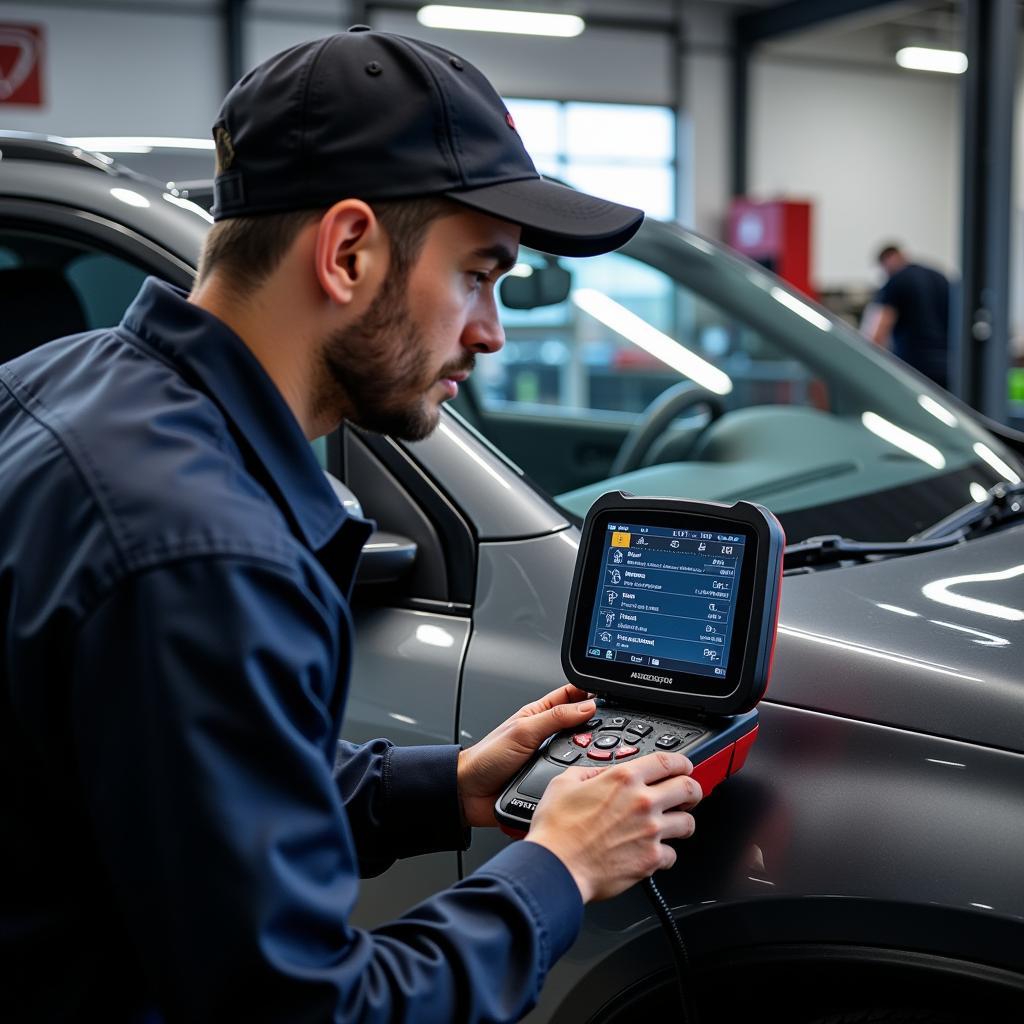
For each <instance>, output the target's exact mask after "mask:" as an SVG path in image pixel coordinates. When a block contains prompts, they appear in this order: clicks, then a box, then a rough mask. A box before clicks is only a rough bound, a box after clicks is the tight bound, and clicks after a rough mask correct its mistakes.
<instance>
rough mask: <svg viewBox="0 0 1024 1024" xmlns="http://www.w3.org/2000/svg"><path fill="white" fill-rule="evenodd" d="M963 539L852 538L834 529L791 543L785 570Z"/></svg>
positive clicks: (918, 551)
mask: <svg viewBox="0 0 1024 1024" xmlns="http://www.w3.org/2000/svg"><path fill="white" fill-rule="evenodd" d="M962 540H963V537H962V536H950V537H934V538H929V539H918V538H911V539H910V540H896V541H870V540H850V539H849V538H848V537H840V536H839V534H836V533H832V534H828V535H827V536H824V537H808V538H807V540H802V541H799V542H798V543H796V544H787V545H786V553H785V557H784V560H783V565H784V567H785V571H786V572H790V571H791V570H794V569H809V568H811V567H813V566H819V565H833V564H835V563H837V562H867V561H872V560H874V559H875V558H893V557H896V556H899V555H917V554H921V553H922V552H924V551H937V550H938V549H939V548H948V547H952V546H953V545H954V544H959V543H960V542H961V541H962Z"/></svg>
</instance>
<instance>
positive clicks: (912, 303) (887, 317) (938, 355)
mask: <svg viewBox="0 0 1024 1024" xmlns="http://www.w3.org/2000/svg"><path fill="white" fill-rule="evenodd" d="M878 262H879V264H880V265H881V266H882V269H883V270H884V271H885V272H886V274H887V275H888V280H887V281H886V282H885V284H884V285H882V287H881V288H880V289H879V291H878V293H877V295H876V296H875V298H874V301H873V303H872V306H871V307H870V308H869V313H868V315H867V316H866V317H865V321H864V333H865V334H866V335H867V337H868V338H869V339H870V340H871V341H873V342H874V343H875V344H876V345H880V346H882V347H883V348H888V349H890V350H891V351H892V353H893V354H894V355H896V356H899V358H900V359H902V360H903V361H904V362H905V363H909V364H910V365H911V366H913V367H914V369H916V370H920V372H921V373H923V374H924V375H925V376H927V377H930V378H931V379H932V380H933V381H935V383H936V384H939V385H941V386H942V387H946V381H947V351H948V342H949V281H948V280H946V278H945V277H944V276H943V275H942V274H941V273H939V271H937V270H935V269H933V268H932V267H926V266H922V265H921V264H919V263H911V262H910V260H908V259H907V257H906V255H905V253H904V252H903V250H902V249H901V248H900V247H899V246H898V245H891V244H890V245H886V246H884V247H883V248H882V249H881V250H880V251H879V253H878Z"/></svg>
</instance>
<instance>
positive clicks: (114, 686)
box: [72, 557, 582, 1024]
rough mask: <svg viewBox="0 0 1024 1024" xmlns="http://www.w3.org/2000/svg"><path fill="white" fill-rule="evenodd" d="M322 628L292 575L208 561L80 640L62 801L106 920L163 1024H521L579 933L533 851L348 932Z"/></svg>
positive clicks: (99, 619)
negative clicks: (70, 799) (105, 904)
mask: <svg viewBox="0 0 1024 1024" xmlns="http://www.w3.org/2000/svg"><path fill="white" fill-rule="evenodd" d="M334 618H335V616H333V615H332V614H331V613H329V612H328V611H327V607H326V606H325V605H324V604H323V603H322V602H320V601H318V600H317V599H316V598H315V596H314V595H311V594H309V593H308V592H307V591H306V590H305V589H304V588H303V586H302V583H301V580H299V579H297V578H294V576H293V575H292V574H291V572H290V570H289V569H288V568H286V567H281V566H278V565H276V564H273V563H271V562H263V561H260V560H257V559H244V558H226V557H225V558H216V557H205V558H195V559H184V560H181V561H178V562H176V563H173V564H170V565H166V566H162V567H158V568H154V569H150V570H148V571H145V572H139V573H136V574H135V575H134V576H132V577H130V578H129V579H128V580H126V581H125V582H123V583H121V584H119V585H118V586H117V587H116V588H115V589H114V590H113V591H112V592H111V593H109V594H108V595H107V596H106V598H105V599H104V600H103V601H102V602H101V603H100V604H99V606H98V607H97V608H95V609H94V610H93V612H92V613H91V614H90V616H89V617H88V619H87V620H86V621H85V622H84V623H83V625H82V626H81V629H80V632H79V638H78V643H77V646H76V650H75V652H74V657H75V668H74V673H73V679H72V730H73V745H74V755H75V758H76V761H77V768H78V772H77V778H76V782H77V784H78V785H79V787H80V793H79V794H78V796H79V797H80V800H81V803H82V806H83V811H84V815H85V819H86V821H87V822H88V826H89V828H90V829H91V833H92V835H93V837H94V842H95V846H96V850H97V856H98V858H99V860H100V863H101V865H102V866H103V867H104V868H105V874H106V876H107V878H108V879H109V880H110V881H109V884H110V888H111V901H112V904H113V906H112V912H113V913H116V914H118V915H119V917H120V918H121V920H122V921H123V922H124V927H125V929H126V930H127V932H128V934H129V936H130V937H131V940H132V943H133V945H134V947H135V949H136V951H137V955H138V958H139V961H140V964H141V965H142V968H143V970H144V972H145V974H146V977H147V978H148V979H149V982H150V984H151V986H152V989H153V992H154V999H155V1001H156V1003H157V1004H158V1006H159V1007H160V1009H161V1010H162V1011H163V1013H164V1014H165V1016H166V1017H167V1018H169V1019H171V1020H179V1019H180V1020H188V1021H192V1022H197V1024H202V1022H206V1021H211V1022H212V1021H220V1020H224V1019H246V1020H249V1021H253V1022H259V1021H267V1022H270V1021H280V1020H291V1021H302V1022H307V1021H308V1022H313V1021H324V1022H336V1024H343V1022H350V1021H352V1022H354V1021H360V1022H377V1021H379V1022H406V1021H408V1022H413V1021H446V1022H448V1021H452V1022H455V1021H512V1020H516V1019H518V1018H519V1017H520V1016H521V1015H522V1014H523V1013H525V1012H526V1011H527V1010H528V1009H529V1008H530V1007H531V1006H532V1005H533V1003H534V1002H535V1000H536V998H537V994H538V991H539V988H540V985H541V984H542V982H543V979H544V977H545V975H546V973H547V971H548V969H549V968H550V966H551V964H552V963H553V962H554V960H555V959H556V958H557V957H558V956H560V955H561V953H562V952H564V950H565V949H566V948H567V947H568V945H569V944H570V943H571V942H572V940H573V938H574V937H575V935H576V932H577V930H578V928H579V924H580V920H581V911H582V908H581V903H580V899H579V893H578V891H577V890H576V888H575V885H574V884H573V882H572V878H571V876H570V875H569V874H568V872H567V871H566V869H565V868H564V866H563V865H562V864H561V863H560V862H559V861H558V859H557V858H555V857H554V856H553V855H551V854H550V853H549V852H548V851H547V850H544V849H543V848H542V847H539V846H537V845H536V844H533V843H529V842H527V843H519V844H516V845H515V846H514V847H509V848H507V849H506V850H504V851H502V853H501V854H499V855H498V856H497V857H495V858H494V859H493V860H492V861H490V862H489V863H488V864H487V865H485V866H484V868H482V869H481V870H480V871H478V872H477V873H476V874H474V875H472V876H470V877H468V878H466V879H464V880H463V881H461V882H459V883H457V884H456V885H454V886H452V887H451V888H449V889H447V890H445V891H443V892H441V893H439V894H438V895H437V896H435V897H433V898H431V899H430V900H427V901H425V902H424V903H421V904H420V905H419V906H417V907H415V908H413V910H411V911H409V912H408V913H407V914H406V915H404V916H403V917H401V918H399V919H398V920H396V921H394V922H392V923H391V924H389V925H386V926H383V927H380V928H377V929H375V930H373V931H362V930H359V929H356V928H353V927H351V926H350V925H349V924H348V919H349V916H350V913H351V911H352V908H353V906H354V904H355V901H356V897H357V895H358V873H359V864H358V857H357V854H356V847H355V845H354V843H353V840H352V835H351V831H350V829H349V823H348V818H347V816H346V811H345V803H344V800H343V797H342V791H341V789H339V785H338V784H337V783H336V781H335V779H334V777H333V776H332V771H331V768H332V764H333V761H334V753H335V729H334V721H333V719H334V713H333V710H332V708H333V707H335V706H336V705H335V703H334V702H335V701H336V700H337V695H336V692H335V687H336V685H337V681H336V679H335V678H334V675H335V672H336V668H337V666H338V665H339V664H341V665H345V664H347V657H348V652H347V651H345V650H343V649H342V647H343V646H344V645H345V644H346V643H347V633H346V632H345V631H344V630H343V629H342V628H341V627H339V625H338V623H337V622H334V621H332V620H333V619H334ZM371 774H372V773H371ZM342 788H344V787H342ZM397 806H398V804H396V808H397ZM385 817H386V812H385Z"/></svg>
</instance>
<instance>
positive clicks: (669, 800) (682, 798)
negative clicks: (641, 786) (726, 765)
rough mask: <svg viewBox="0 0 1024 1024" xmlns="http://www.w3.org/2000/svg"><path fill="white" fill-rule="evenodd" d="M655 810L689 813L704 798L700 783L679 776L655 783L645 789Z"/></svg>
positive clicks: (685, 776) (686, 776)
mask: <svg viewBox="0 0 1024 1024" xmlns="http://www.w3.org/2000/svg"><path fill="white" fill-rule="evenodd" d="M647 791H648V793H649V794H650V796H651V798H652V801H653V804H652V806H653V807H654V809H655V810H659V811H673V810H676V809H677V808H678V809H679V810H681V811H689V810H691V809H692V808H694V807H696V806H697V804H699V803H700V801H701V798H702V797H703V796H704V793H703V791H702V790H701V788H700V783H699V782H698V781H697V780H696V779H691V778H690V777H689V776H688V775H680V776H676V777H674V778H671V779H664V780H663V781H662V782H655V783H653V784H652V785H650V786H648V787H647Z"/></svg>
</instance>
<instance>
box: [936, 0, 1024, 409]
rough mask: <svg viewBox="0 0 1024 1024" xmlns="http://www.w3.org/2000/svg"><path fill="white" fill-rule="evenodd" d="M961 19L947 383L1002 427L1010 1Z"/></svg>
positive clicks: (1013, 9) (972, 3) (1014, 23)
mask: <svg viewBox="0 0 1024 1024" xmlns="http://www.w3.org/2000/svg"><path fill="white" fill-rule="evenodd" d="M963 11H964V20H965V29H966V32H965V35H966V50H967V59H968V62H969V63H968V67H967V71H966V73H965V74H964V78H963V122H964V124H963V219H962V224H963V235H962V239H961V284H960V288H959V289H958V293H959V298H958V301H956V302H955V303H954V310H953V317H952V319H951V331H950V334H951V338H950V340H951V344H950V365H949V369H950V382H951V385H952V390H953V391H954V392H955V393H956V394H957V395H959V396H960V397H961V398H962V399H963V400H964V401H965V402H967V403H968V405H972V406H974V408H975V409H978V410H979V411H981V412H983V413H985V414H986V415H987V416H990V417H992V418H993V419H995V420H999V421H1001V422H1003V421H1005V418H1006V409H1007V405H1006V401H1007V400H1006V375H1007V367H1008V359H1009V351H1008V350H1009V341H1010V237H1011V230H1012V220H1013V137H1014V123H1013V122H1014V117H1013V115H1014V101H1015V98H1016V90H1017V47H1018V30H1019V17H1018V13H1017V3H1016V0H965V2H964V4H963Z"/></svg>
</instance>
